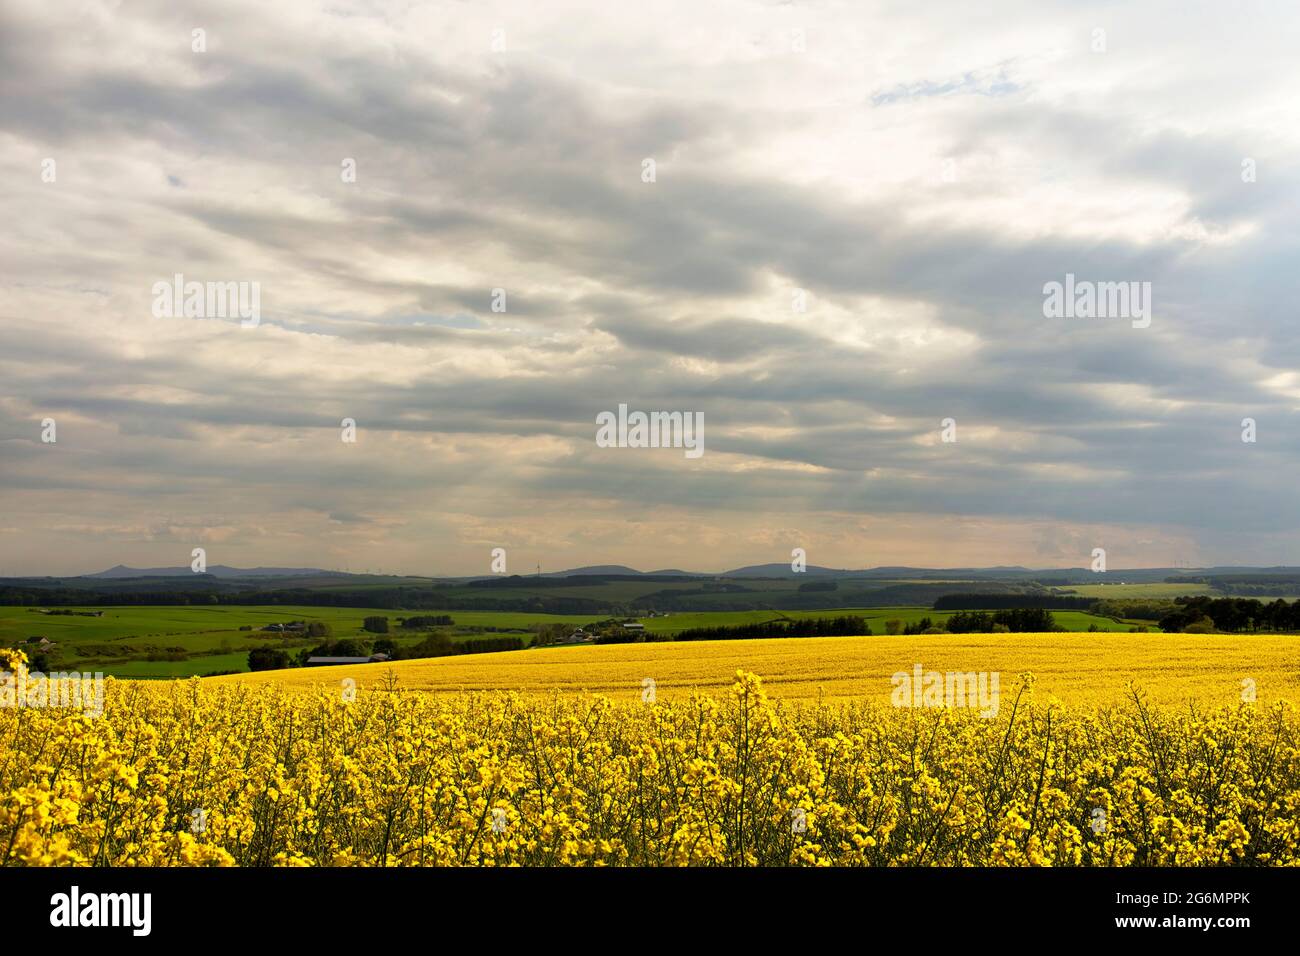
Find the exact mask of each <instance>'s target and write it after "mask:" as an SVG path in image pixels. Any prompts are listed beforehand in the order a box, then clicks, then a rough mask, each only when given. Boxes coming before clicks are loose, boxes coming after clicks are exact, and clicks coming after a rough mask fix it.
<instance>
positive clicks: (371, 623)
mask: <svg viewBox="0 0 1300 956" xmlns="http://www.w3.org/2000/svg"><path fill="white" fill-rule="evenodd" d="M361 629H362V630H363V631H370V632H371V633H372V634H387V633H388V618H386V617H380V616H378V615H375V616H374V617H368V618H366V619H365V621H364V622H363V623H362V625H361Z"/></svg>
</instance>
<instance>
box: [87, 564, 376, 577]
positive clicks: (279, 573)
mask: <svg viewBox="0 0 1300 956" xmlns="http://www.w3.org/2000/svg"><path fill="white" fill-rule="evenodd" d="M197 573H198V572H195V571H193V570H191V569H190V568H188V567H179V568H128V567H127V566H126V565H125V564H119V565H116V566H114V567H111V568H109V569H108V570H107V571H99V572H97V573H95V574H83V575H82V577H85V578H172V577H180V576H181V575H187V574H188V575H195V574H197ZM207 573H208V574H210V575H212V576H213V577H214V578H284V577H302V576H304V575H322V574H324V575H338V576H339V577H350V576H351V575H348V574H346V573H345V572H343V571H323V570H321V569H320V568H232V567H230V566H228V565H225V564H214V565H212V566H211V567H210V568H208V570H207Z"/></svg>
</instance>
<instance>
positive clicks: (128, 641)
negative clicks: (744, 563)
mask: <svg viewBox="0 0 1300 956" xmlns="http://www.w3.org/2000/svg"><path fill="white" fill-rule="evenodd" d="M60 610H65V609H62V608H61V609H60ZM66 610H72V611H91V610H102V611H103V612H104V616H103V617H81V616H76V615H47V614H41V613H39V612H38V611H37V610H35V609H30V610H29V609H28V608H25V607H0V646H3V647H11V646H17V645H19V644H23V643H25V642H26V641H27V640H28V638H31V637H45V638H48V639H49V640H50V641H53V642H54V644H55V645H56V647H55V649H54V651H53V655H52V659H51V666H54V665H58V666H59V667H62V668H66V669H69V670H97V671H102V672H103V673H105V674H113V675H116V676H120V677H184V676H188V675H190V674H210V673H215V672H219V671H232V670H234V671H243V670H247V669H248V662H247V658H248V652H249V651H250V650H252V649H253V648H255V647H279V648H284V649H286V650H288V651H290V652H291V653H296V652H297V651H298V650H299V649H301V648H304V647H314V646H316V645H317V644H318V643H319V639H313V638H308V637H305V636H302V635H281V634H275V633H271V632H266V631H261V630H258V629H259V628H261V627H264V626H265V625H267V624H273V623H282V622H286V621H295V620H300V621H307V622H309V623H310V622H312V621H323V622H324V623H326V624H328V625H329V626H330V629H331V631H332V634H331V640H339V639H341V638H348V637H361V636H365V637H368V638H374V637H376V636H380V635H373V634H367V633H366V632H365V631H363V630H362V629H361V625H362V622H363V621H364V619H365V618H366V617H369V616H371V615H380V616H383V617H387V618H388V619H389V623H390V626H391V627H392V630H391V632H390V633H389V634H388V635H386V636H387V637H389V638H390V639H392V640H394V641H395V642H397V643H398V644H399V645H404V644H416V643H419V641H420V640H422V639H423V637H424V634H422V633H420V632H403V631H402V629H401V628H398V627H397V626H396V625H397V618H399V617H406V616H408V615H415V614H428V613H436V612H428V611H398V610H391V609H379V610H377V609H374V608H332V607H301V606H296V605H278V606H270V607H267V606H249V607H243V606H237V605H210V606H189V607H134V606H127V607H77V608H67V609H66ZM601 617H602V615H555V614H529V613H523V612H512V611H505V612H502V611H458V612H456V614H455V617H454V619H455V621H456V627H455V628H454V629H452V630H451V631H450V634H451V636H452V637H453V638H454V639H455V638H459V639H465V638H468V637H474V636H478V635H479V634H481V633H483V632H484V631H486V634H488V635H490V634H492V633H493V632H494V631H502V630H504V631H515V632H523V631H524V629H526V628H527V627H529V626H530V625H533V624H538V623H544V622H555V621H563V622H566V623H571V624H573V625H574V626H577V625H579V624H585V623H589V622H591V621H595V620H599V619H600V618H601ZM241 627H250V628H252V630H247V631H241V630H240V628H241ZM521 636H525V637H526V636H527V635H526V634H521Z"/></svg>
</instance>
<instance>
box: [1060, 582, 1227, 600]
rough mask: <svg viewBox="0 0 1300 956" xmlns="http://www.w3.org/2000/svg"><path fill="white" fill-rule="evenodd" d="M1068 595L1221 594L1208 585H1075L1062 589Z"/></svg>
mask: <svg viewBox="0 0 1300 956" xmlns="http://www.w3.org/2000/svg"><path fill="white" fill-rule="evenodd" d="M1060 590H1061V591H1063V592H1065V593H1067V594H1077V595H1079V596H1080V597H1090V598H1109V599H1111V600H1114V601H1118V600H1121V599H1123V598H1176V597H1181V596H1182V595H1184V594H1187V595H1192V594H1209V595H1214V596H1218V595H1219V592H1218V590H1216V589H1215V588H1212V587H1210V586H1209V585H1208V584H1165V583H1163V582H1159V583H1152V584H1075V585H1072V586H1070V587H1065V588H1061V589H1060Z"/></svg>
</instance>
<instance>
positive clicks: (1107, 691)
mask: <svg viewBox="0 0 1300 956" xmlns="http://www.w3.org/2000/svg"><path fill="white" fill-rule="evenodd" d="M918 663H919V664H921V665H923V666H924V667H925V668H926V669H927V670H937V671H964V672H969V671H998V672H1001V673H1002V674H1003V675H1004V676H1007V678H1008V679H1014V676H1015V675H1017V674H1022V673H1026V672H1028V673H1032V674H1033V675H1034V676H1035V677H1036V678H1037V689H1038V693H1039V695H1040V696H1045V695H1051V696H1054V697H1056V698H1058V699H1059V700H1061V701H1062V702H1064V703H1067V704H1097V703H1107V702H1109V703H1113V702H1116V701H1120V700H1123V699H1124V698H1125V696H1126V694H1127V690H1128V685H1129V683H1130V682H1135V683H1136V684H1137V685H1138V686H1139V687H1140V688H1141V689H1142V690H1143V691H1145V692H1146V694H1147V695H1148V697H1149V698H1150V699H1151V700H1152V701H1153V702H1156V703H1161V704H1182V703H1184V702H1185V701H1187V700H1189V699H1193V698H1195V699H1196V700H1198V701H1200V702H1201V703H1203V704H1204V703H1216V704H1219V703H1233V702H1235V701H1238V700H1240V699H1241V692H1242V682H1243V681H1245V680H1250V681H1252V682H1253V687H1254V688H1255V692H1256V694H1257V696H1258V698H1259V699H1260V700H1279V699H1286V700H1292V701H1297V702H1300V637H1288V636H1273V635H1270V636H1267V637H1264V636H1241V635H1222V634H1200V635H1198V634H1124V633H1091V634H1063V633H1052V634H924V635H918V636H915V637H879V636H877V637H809V638H787V639H782V640H750V641H700V642H688V643H681V644H672V643H663V644H608V645H601V646H574V647H554V648H538V649H536V650H528V651H522V652H521V651H510V652H507V653H501V654H474V655H466V656H461V657H439V658H432V659H429V660H418V661H401V662H397V663H395V664H391V665H388V664H380V665H376V664H363V665H356V666H345V667H320V668H306V669H301V670H290V671H272V672H266V673H257V674H240V675H232V676H229V677H219V678H214V679H213V680H214V682H215V683H218V684H221V683H255V684H261V683H266V682H272V683H275V684H277V685H279V686H282V687H290V688H311V687H315V686H317V685H319V684H322V683H324V684H328V685H331V686H337V685H338V683H339V681H340V680H342V679H343V678H345V677H347V678H351V679H353V680H355V681H356V683H357V686H359V687H369V686H373V685H374V684H375V683H377V682H380V681H382V680H385V679H386V678H388V676H389V675H390V674H395V675H396V676H397V678H398V681H399V684H400V686H401V687H403V688H406V689H408V690H425V691H433V692H438V693H459V692H462V691H478V690H518V691H544V692H551V691H553V690H561V691H565V692H581V691H588V692H592V693H599V694H605V695H608V696H610V697H613V698H615V699H616V700H617V699H621V698H627V699H638V700H639V699H640V696H641V693H642V682H643V681H644V680H645V678H647V677H648V678H650V679H652V680H653V681H655V684H656V691H657V694H658V696H659V697H660V698H671V697H674V696H684V695H688V694H689V693H691V692H693V691H710V692H718V691H725V690H726V689H727V688H728V687H729V686H730V685H731V682H732V681H733V680H734V678H735V673H736V671H737V670H746V671H753V672H754V673H757V674H760V675H762V677H763V685H764V687H765V688H766V690H767V692H768V693H769V694H770V695H771V696H773V697H782V698H816V697H818V696H819V695H824V696H825V697H827V698H832V699H853V700H877V701H881V702H884V703H888V702H889V698H890V693H891V685H890V675H892V674H894V673H895V672H897V671H907V670H911V669H912V667H913V666H914V665H915V664H918Z"/></svg>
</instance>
